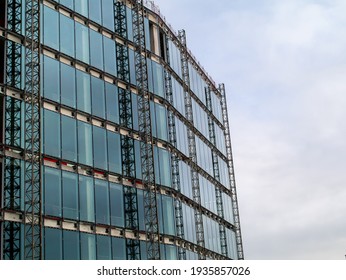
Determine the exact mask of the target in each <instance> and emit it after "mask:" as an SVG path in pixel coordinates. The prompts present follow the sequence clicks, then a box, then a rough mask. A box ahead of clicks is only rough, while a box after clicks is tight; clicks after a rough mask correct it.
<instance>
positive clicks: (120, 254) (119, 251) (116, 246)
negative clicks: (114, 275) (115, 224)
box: [112, 237, 126, 260]
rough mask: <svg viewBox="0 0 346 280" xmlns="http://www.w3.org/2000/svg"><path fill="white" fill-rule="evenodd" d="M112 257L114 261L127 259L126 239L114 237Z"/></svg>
mask: <svg viewBox="0 0 346 280" xmlns="http://www.w3.org/2000/svg"><path fill="white" fill-rule="evenodd" d="M112 255H113V260H125V259H126V246H125V239H124V238H116V237H112Z"/></svg>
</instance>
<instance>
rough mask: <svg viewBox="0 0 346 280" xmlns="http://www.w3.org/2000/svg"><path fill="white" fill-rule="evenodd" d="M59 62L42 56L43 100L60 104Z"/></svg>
mask: <svg viewBox="0 0 346 280" xmlns="http://www.w3.org/2000/svg"><path fill="white" fill-rule="evenodd" d="M59 65H60V64H59V62H58V61H57V60H55V59H52V58H50V57H48V56H43V94H44V97H45V98H48V99H50V100H53V101H56V102H60V83H59V81H60V70H59Z"/></svg>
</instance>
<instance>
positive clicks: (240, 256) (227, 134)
mask: <svg viewBox="0 0 346 280" xmlns="http://www.w3.org/2000/svg"><path fill="white" fill-rule="evenodd" d="M219 91H220V93H221V109H222V119H223V125H224V127H225V141H226V154H227V160H228V162H227V164H228V171H229V177H230V183H231V191H232V208H233V215H234V224H235V227H236V232H235V233H236V239H237V240H236V241H237V252H238V259H240V260H242V259H244V252H243V242H242V236H241V229H240V218H239V207H238V199H237V190H236V184H235V176H234V166H233V156H232V145H231V134H230V129H229V121H228V112H227V101H226V91H225V85H224V84H220V85H219Z"/></svg>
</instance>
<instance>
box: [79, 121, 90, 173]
mask: <svg viewBox="0 0 346 280" xmlns="http://www.w3.org/2000/svg"><path fill="white" fill-rule="evenodd" d="M77 124H78V161H79V162H80V163H82V164H86V165H89V166H92V165H93V157H92V155H93V153H92V151H93V146H92V127H91V125H90V124H88V123H84V122H81V121H78V123H77Z"/></svg>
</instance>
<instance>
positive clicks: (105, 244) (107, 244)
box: [96, 235, 112, 260]
mask: <svg viewBox="0 0 346 280" xmlns="http://www.w3.org/2000/svg"><path fill="white" fill-rule="evenodd" d="M96 238H97V259H98V260H111V259H112V250H111V249H112V246H111V237H110V236H107V235H97V237H96Z"/></svg>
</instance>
